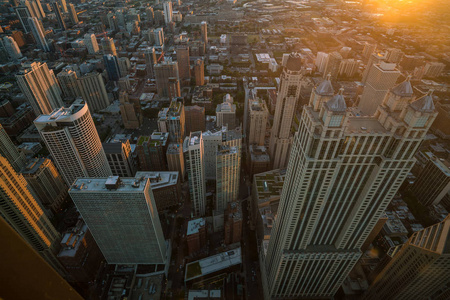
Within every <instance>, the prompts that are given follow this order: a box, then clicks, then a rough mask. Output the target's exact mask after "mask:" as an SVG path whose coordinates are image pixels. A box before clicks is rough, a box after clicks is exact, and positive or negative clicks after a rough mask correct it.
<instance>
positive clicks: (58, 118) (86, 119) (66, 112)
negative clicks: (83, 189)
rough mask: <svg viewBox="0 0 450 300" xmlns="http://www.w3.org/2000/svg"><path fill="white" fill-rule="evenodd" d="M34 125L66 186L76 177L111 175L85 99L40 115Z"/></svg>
mask: <svg viewBox="0 0 450 300" xmlns="http://www.w3.org/2000/svg"><path fill="white" fill-rule="evenodd" d="M34 125H36V128H37V129H38V130H39V133H40V135H41V137H42V139H43V140H44V142H45V144H46V145H47V149H48V150H49V151H50V154H51V155H52V157H53V159H54V160H55V163H56V166H57V167H58V169H59V171H60V172H61V174H62V176H63V177H64V180H65V182H66V183H67V185H69V186H70V185H71V184H72V183H73V182H74V180H75V179H76V178H77V177H102V176H110V175H112V173H111V168H110V167H109V164H108V160H107V159H106V155H105V152H104V151H103V148H102V143H101V141H100V138H99V136H98V133H97V130H96V129H95V125H94V121H93V120H92V117H91V114H90V112H89V109H88V106H87V104H86V102H84V101H83V100H82V99H77V100H75V102H74V103H73V104H72V105H71V106H70V107H68V108H59V109H56V110H54V111H53V112H52V113H51V114H48V115H41V116H39V117H38V118H37V119H36V120H35V121H34Z"/></svg>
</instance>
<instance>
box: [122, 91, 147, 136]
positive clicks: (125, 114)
mask: <svg viewBox="0 0 450 300" xmlns="http://www.w3.org/2000/svg"><path fill="white" fill-rule="evenodd" d="M119 101H120V104H119V109H120V116H121V117H122V122H123V126H124V127H125V128H126V129H137V128H139V126H140V125H141V123H142V115H140V114H139V113H138V109H139V108H136V107H134V103H133V102H131V101H130V100H129V98H128V93H127V92H126V91H121V92H120V93H119Z"/></svg>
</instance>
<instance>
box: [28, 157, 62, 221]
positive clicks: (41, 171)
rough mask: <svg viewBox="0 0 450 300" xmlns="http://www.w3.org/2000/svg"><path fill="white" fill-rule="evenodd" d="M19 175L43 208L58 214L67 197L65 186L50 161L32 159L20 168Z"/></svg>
mask: <svg viewBox="0 0 450 300" xmlns="http://www.w3.org/2000/svg"><path fill="white" fill-rule="evenodd" d="M21 173H22V176H23V177H24V178H25V180H26V181H27V182H28V184H29V185H30V187H31V188H32V189H33V191H34V192H35V193H36V195H37V197H38V199H39V200H40V201H41V203H42V204H43V205H44V206H45V208H48V209H51V211H52V212H53V213H57V212H59V209H60V207H61V204H62V203H63V201H64V200H65V199H66V196H67V185H66V184H65V183H64V179H63V178H62V176H61V175H60V174H59V172H58V170H57V169H56V167H55V165H54V164H53V163H52V161H51V160H50V159H48V158H34V159H32V160H30V161H29V162H28V163H27V165H26V166H25V167H24V168H22V170H21Z"/></svg>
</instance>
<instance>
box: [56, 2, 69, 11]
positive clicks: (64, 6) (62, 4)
mask: <svg viewBox="0 0 450 300" xmlns="http://www.w3.org/2000/svg"><path fill="white" fill-rule="evenodd" d="M58 4H59V6H61V9H62V11H63V12H65V13H66V12H67V3H66V0H58Z"/></svg>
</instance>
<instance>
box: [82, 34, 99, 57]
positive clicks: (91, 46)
mask: <svg viewBox="0 0 450 300" xmlns="http://www.w3.org/2000/svg"><path fill="white" fill-rule="evenodd" d="M84 44H85V45H86V48H87V50H88V52H89V54H96V53H97V52H98V51H100V49H99V47H98V43H97V38H96V37H95V34H93V33H86V34H85V35H84Z"/></svg>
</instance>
